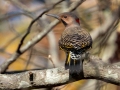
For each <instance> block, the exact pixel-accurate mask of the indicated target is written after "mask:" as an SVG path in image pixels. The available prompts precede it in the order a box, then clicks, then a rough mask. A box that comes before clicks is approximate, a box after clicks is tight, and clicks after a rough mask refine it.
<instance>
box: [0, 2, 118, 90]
mask: <svg viewBox="0 0 120 90" xmlns="http://www.w3.org/2000/svg"><path fill="white" fill-rule="evenodd" d="M57 1H59V0H0V64H2V63H3V62H4V61H5V60H6V59H8V58H9V57H10V56H11V55H12V54H13V53H14V52H15V51H16V49H17V46H18V45H19V43H20V40H21V38H22V36H23V35H24V34H25V32H26V31H27V28H28V26H29V24H30V22H31V21H32V20H33V19H34V18H36V17H37V16H38V15H39V14H41V12H42V11H43V10H45V9H47V8H50V7H51V6H53V5H54V3H55V2H57ZM76 1H79V0H65V1H63V2H62V3H60V4H58V5H57V6H56V7H55V8H53V9H52V10H50V11H49V12H48V13H52V14H59V13H62V12H65V11H66V10H67V9H68V8H69V7H70V6H71V5H72V4H73V3H75V2H76ZM73 13H75V14H77V16H78V17H79V18H80V23H81V27H83V28H85V29H86V30H87V31H88V32H90V34H91V36H92V38H93V46H92V49H91V50H90V53H91V54H93V55H96V56H99V57H100V58H102V60H103V61H104V62H106V63H115V62H119V60H120V24H119V18H120V17H119V15H120V0H86V1H84V2H83V3H82V4H81V5H80V6H79V7H78V8H76V10H75V11H74V12H73ZM54 20H55V19H54V18H51V17H48V16H46V15H43V16H42V17H41V18H40V19H39V23H38V22H36V23H35V24H34V25H33V26H32V29H31V32H30V34H29V35H28V36H27V38H26V39H25V41H24V44H26V42H28V41H29V40H31V39H32V38H33V37H35V36H36V35H37V34H38V33H40V32H42V31H43V30H45V28H46V27H48V26H49V25H50V23H52V22H53V21H54ZM64 28H65V27H64V26H63V24H62V23H59V24H57V25H56V26H55V28H53V30H51V31H50V33H49V34H47V35H46V36H45V37H44V38H43V39H42V40H41V41H39V43H37V44H36V45H35V46H33V47H32V48H30V49H29V50H27V51H26V52H25V53H24V54H23V55H22V56H20V57H19V58H18V59H17V61H15V62H14V63H13V64H11V65H10V67H9V69H8V71H14V70H15V71H16V70H29V69H46V68H53V67H58V66H62V65H64V62H65V58H66V56H65V53H64V52H63V51H61V50H59V47H58V40H59V38H60V36H61V33H62V32H63V30H64ZM59 88H60V90H120V87H119V86H116V85H113V84H109V83H105V82H102V81H98V80H80V81H77V82H75V83H70V84H67V85H64V86H61V87H59ZM38 90H42V89H38ZM43 90H51V89H43Z"/></svg>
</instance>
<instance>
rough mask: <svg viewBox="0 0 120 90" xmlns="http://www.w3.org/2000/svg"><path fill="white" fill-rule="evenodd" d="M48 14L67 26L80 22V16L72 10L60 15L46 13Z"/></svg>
mask: <svg viewBox="0 0 120 90" xmlns="http://www.w3.org/2000/svg"><path fill="white" fill-rule="evenodd" d="M46 15H48V16H52V17H54V18H56V19H58V20H61V21H62V23H63V24H64V25H65V26H67V25H71V24H80V21H79V18H78V17H77V16H76V15H75V14H73V13H70V12H65V13H61V14H59V15H55V14H46Z"/></svg>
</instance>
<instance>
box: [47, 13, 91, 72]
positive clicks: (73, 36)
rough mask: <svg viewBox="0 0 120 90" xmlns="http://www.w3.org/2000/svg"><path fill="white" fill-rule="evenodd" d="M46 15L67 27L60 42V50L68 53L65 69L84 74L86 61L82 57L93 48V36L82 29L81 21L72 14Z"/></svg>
mask: <svg viewBox="0 0 120 90" xmlns="http://www.w3.org/2000/svg"><path fill="white" fill-rule="evenodd" d="M46 15H48V16H51V17H54V18H56V19H58V20H60V21H61V22H62V23H63V24H64V26H65V30H64V31H63V32H62V34H61V38H60V40H59V47H60V49H62V50H63V51H64V52H65V53H66V61H65V69H69V71H70V73H80V72H82V70H83V66H82V65H83V61H84V59H81V55H82V54H84V53H85V52H87V51H88V50H89V49H90V48H92V38H91V35H90V34H89V32H87V31H86V30H85V29H84V28H82V27H81V25H80V24H81V23H80V19H79V18H78V17H77V15H75V14H74V13H72V12H64V13H61V14H58V15H57V14H46Z"/></svg>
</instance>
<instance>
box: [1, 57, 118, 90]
mask: <svg viewBox="0 0 120 90" xmlns="http://www.w3.org/2000/svg"><path fill="white" fill-rule="evenodd" d="M83 57H86V56H85V55H83ZM119 71H120V63H115V64H105V63H103V62H102V60H101V59H100V58H99V57H96V56H93V55H88V58H87V59H86V60H85V61H84V62H83V74H84V76H83V77H82V78H79V79H77V80H81V79H98V80H103V81H105V82H109V83H112V84H116V85H119V84H120V72H119ZM77 77H81V74H79V75H78V76H77ZM77 80H73V78H71V76H70V75H69V70H65V68H64V66H62V67H59V68H53V69H45V70H30V71H25V72H19V73H15V72H12V73H7V74H0V89H22V88H28V87H31V88H34V87H39V88H41V87H52V86H58V85H62V84H66V83H70V82H74V81H77Z"/></svg>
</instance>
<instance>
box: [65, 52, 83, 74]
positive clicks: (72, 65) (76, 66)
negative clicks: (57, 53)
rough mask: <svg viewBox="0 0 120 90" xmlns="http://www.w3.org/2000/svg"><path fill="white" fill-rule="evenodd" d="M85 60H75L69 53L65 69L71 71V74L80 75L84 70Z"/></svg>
mask: <svg viewBox="0 0 120 90" xmlns="http://www.w3.org/2000/svg"><path fill="white" fill-rule="evenodd" d="M82 61H83V60H80V59H79V60H74V59H72V58H71V56H70V53H67V58H66V62H65V69H69V71H70V73H80V72H81V71H82V70H83V68H82V67H83V66H82V63H83V62H82Z"/></svg>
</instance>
